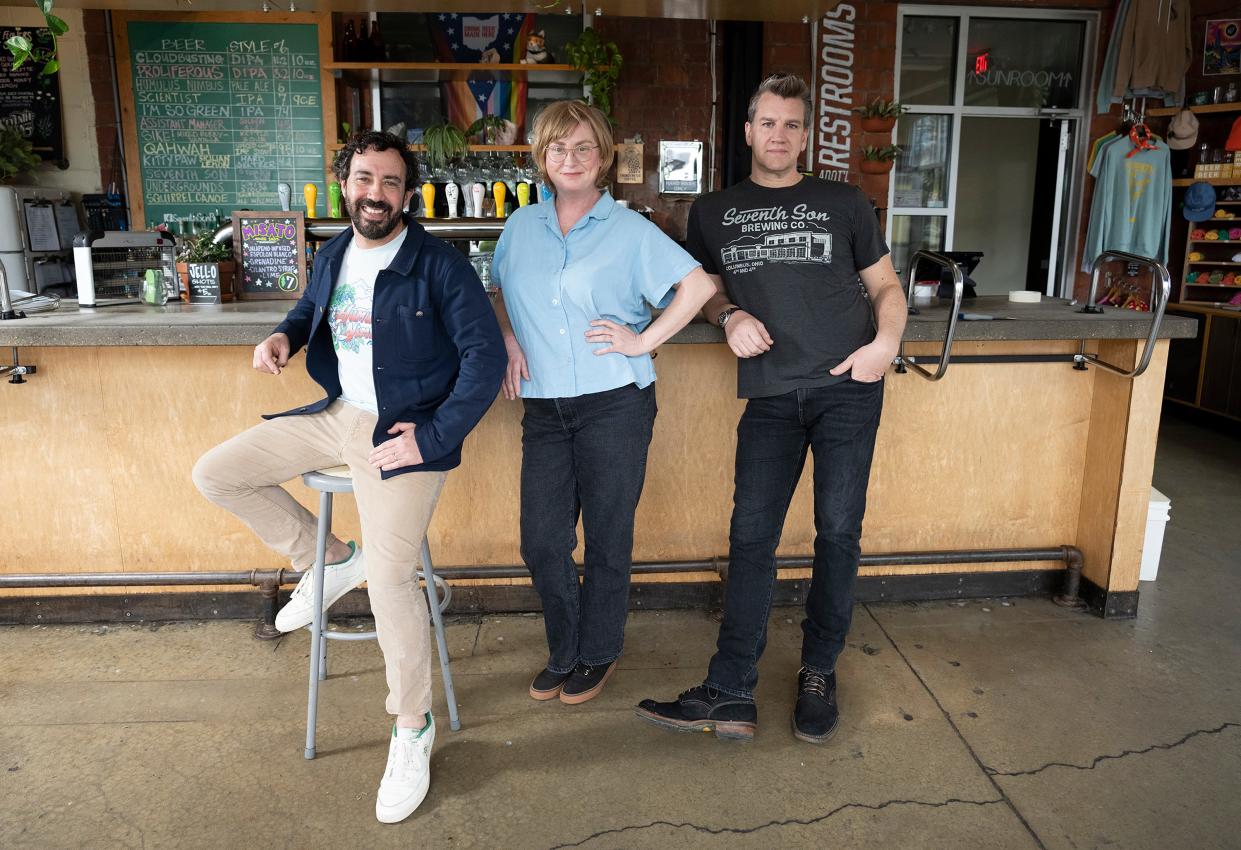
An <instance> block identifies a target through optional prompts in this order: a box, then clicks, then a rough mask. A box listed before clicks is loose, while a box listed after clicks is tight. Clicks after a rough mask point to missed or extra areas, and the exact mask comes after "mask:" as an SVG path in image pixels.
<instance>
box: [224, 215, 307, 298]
mask: <svg viewBox="0 0 1241 850" xmlns="http://www.w3.org/2000/svg"><path fill="white" fill-rule="evenodd" d="M233 256H234V257H236V259H237V274H238V275H239V276H240V277H239V278H238V280H237V282H236V289H237V297H238V298H239V299H242V300H246V299H250V300H261V299H276V298H298V297H300V296H301V294H302V290H303V289H304V288H305V286H306V230H305V217H304V216H303V215H302V213H300V212H280V211H276V212H250V211H249V210H245V211H240V212H234V213H233Z"/></svg>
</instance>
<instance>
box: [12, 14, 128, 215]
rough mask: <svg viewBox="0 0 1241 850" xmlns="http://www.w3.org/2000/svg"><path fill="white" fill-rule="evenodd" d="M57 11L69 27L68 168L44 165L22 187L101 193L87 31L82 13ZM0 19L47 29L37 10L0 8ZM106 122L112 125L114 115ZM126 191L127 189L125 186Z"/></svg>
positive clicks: (64, 61)
mask: <svg viewBox="0 0 1241 850" xmlns="http://www.w3.org/2000/svg"><path fill="white" fill-rule="evenodd" d="M53 12H54V13H55V14H56V15H57V16H58V17H60V18H62V19H63V20H64V22H65V23H66V24H68V25H69V32H67V33H66V34H65V35H64V36H63V37H61V38H60V39H59V40H58V45H59V53H60V97H61V110H62V112H61V121H62V123H63V126H64V135H65V158H66V159H67V160H69V168H68V169H66V170H64V171H61V170H60V169H59V168H57V167H56V166H55V165H50V164H47V163H44V164H43V165H40V166H39V167H38V168H36V169H35V171H34V174H33V179H31V178H25V179H24V180H23V184H25V183H33V184H34V185H36V186H50V187H53V188H56V189H68V190H70V191H73V192H99V191H101V190H102V187H101V186H100V185H99V183H100V180H99V149H98V147H97V145H96V143H95V100H94V97H93V96H92V94H91V88H90V70H89V68H88V66H87V62H86V33H85V31H84V30H83V27H82V10H81V9H63V8H60V7H56V8H54V9H53ZM0 21H4V22H5V24H6V25H7V26H24V27H36V26H43V15H42V13H40V12H39V10H38V9H36V8H35V7H34V3H33V2H32V3H30V4H29V5H26V6H0ZM103 120H104V121H105V122H106V123H108V124H111V123H112V122H113V121H114V117H113V116H112V115H106V116H104V117H103ZM121 191H124V188H123V187H122V188H121Z"/></svg>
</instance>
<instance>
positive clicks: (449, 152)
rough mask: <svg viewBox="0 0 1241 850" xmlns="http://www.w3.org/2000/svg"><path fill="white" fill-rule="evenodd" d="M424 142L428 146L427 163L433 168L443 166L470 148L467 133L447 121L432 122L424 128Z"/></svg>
mask: <svg viewBox="0 0 1241 850" xmlns="http://www.w3.org/2000/svg"><path fill="white" fill-rule="evenodd" d="M422 143H423V144H424V145H426V148H427V165H429V166H430V167H431V168H432V169H439V168H443V167H444V166H446V165H447V164H448V163H450V162H452V161H453V160H454V159H459V158H460V157H461V156H463V155H464V154H465V152H466V150H468V149H469V145H468V144H467V143H466V140H465V133H463V132H461V128H460V127H458V126H457V125H456V124H450V123H449V122H447V121H445V122H442V123H440V124H432V125H431V126H430V127H427V128H426V129H425V130H423V131H422Z"/></svg>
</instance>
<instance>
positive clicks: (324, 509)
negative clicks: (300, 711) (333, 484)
mask: <svg viewBox="0 0 1241 850" xmlns="http://www.w3.org/2000/svg"><path fill="white" fill-rule="evenodd" d="M331 522H332V494H331V493H329V492H326V491H324V492H321V493H320V494H319V528H318V530H317V532H316V534H315V565H314V567H313V569H314V575H313V577H312V579H311V581H312V582H313V584H312V587H313V589H314V594H313V599H312V605H313V606H314V607H313V608H312V609H311V612H310V693H309V695H308V696H307V699H306V750H305V752H304V753H303V755H304V756H305V757H306V758H308V759H312V758H314V757H315V723H316V721H317V719H318V713H319V679H320V678H321V675H320V667H321V664H322V662H323V661H324V659H323V648H324V647H323V644H325V643H327V641H326V640H324V638H323V564H324V562H325V561H326V560H327V536H328V529H329V528H330V527H331Z"/></svg>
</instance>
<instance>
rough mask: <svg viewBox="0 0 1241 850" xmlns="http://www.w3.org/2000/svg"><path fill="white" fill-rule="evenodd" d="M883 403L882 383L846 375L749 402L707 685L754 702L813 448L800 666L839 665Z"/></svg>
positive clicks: (740, 429) (824, 668)
mask: <svg viewBox="0 0 1241 850" xmlns="http://www.w3.org/2000/svg"><path fill="white" fill-rule="evenodd" d="M882 408H883V381H878V382H876V383H873V384H864V383H860V382H858V381H853V380H847V381H843V382H841V383H838V384H832V385H831V386H827V387H819V388H811V389H799V390H794V391H793V392H790V393H785V394H784V395H778V396H770V397H766V398H754V399H750V401H749V402H748V403H747V404H746V408H745V412H744V413H743V414H742V415H741V421H740V422H739V423H738V425H737V466H736V477H735V491H734V494H733V517H732V525H731V527H730V529H729V537H728V549H729V551H728V561H729V564H728V587H727V588H726V591H725V602H724V621H723V623H722V624H721V625H720V636H719V640H718V642H717V644H716V653H715V655H714V656H713V657H712V659H711V665H710V667H709V668H708V671H707V680H706V681H707V684H708V685H710V686H711V687H714V688H717V689H718V690H720V691H722V692H724V693H726V694H731V695H732V696H737V697H743V698H753V695H754V686H755V685H756V684H757V683H758V666H757V665H758V659H759V658H760V657H761V656H762V654H763V649H764V648H765V647H766V645H767V617H768V614H769V613H770V611H771V592H772V588H773V586H774V584H775V578H776V546H777V545H778V544H779V543H780V532H781V531H782V530H783V528H784V518H785V515H786V514H787V513H788V509H789V502H790V501H791V500H792V498H793V491H794V489H795V488H796V487H797V480H798V479H799V478H800V477H801V472H802V467H803V466H804V465H805V462H806V450H807V449H810V450H812V451H813V452H814V527H815V538H814V575H813V577H812V579H811V581H810V591H809V593H807V595H806V618H805V619H804V620H803V621H802V635H803V637H802V651H801V660H802V664H803V665H805V666H806V667H808V668H810V669H812V670H817V671H819V672H821V673H831V672H833V671H834V670H835V669H836V658H837V656H839V655H840V651H841V650H842V649H843V648H844V644H845V635H846V634H847V633H848V631H849V622H850V620H851V619H852V616H853V588H854V584H855V582H856V581H857V565H858V556H859V555H860V554H861V547H860V539H861V536H862V515H863V514H864V513H865V512H866V486H867V483H868V480H869V478H870V462H871V457H872V455H873V454H874V449H875V432H876V431H877V430H878V427H879V413H880V411H881V410H882Z"/></svg>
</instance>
